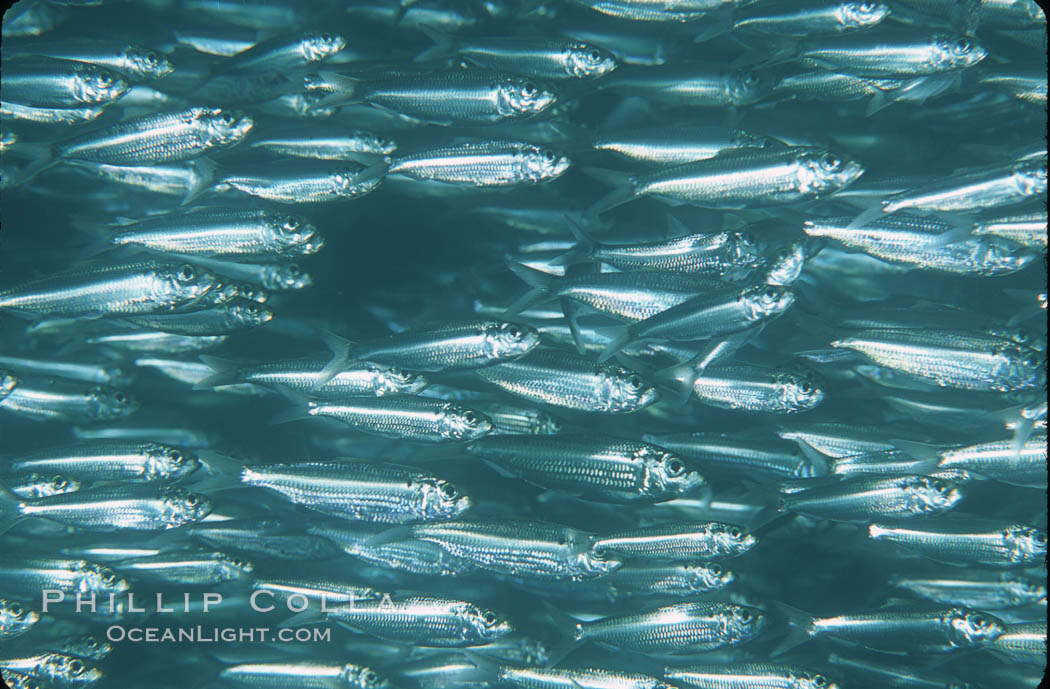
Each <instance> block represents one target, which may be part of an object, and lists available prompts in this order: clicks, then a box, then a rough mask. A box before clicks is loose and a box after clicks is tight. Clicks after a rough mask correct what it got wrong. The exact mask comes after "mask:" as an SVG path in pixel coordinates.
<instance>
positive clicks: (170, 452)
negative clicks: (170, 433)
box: [143, 443, 201, 481]
mask: <svg viewBox="0 0 1050 689" xmlns="http://www.w3.org/2000/svg"><path fill="white" fill-rule="evenodd" d="M144 452H145V454H146V464H145V473H144V474H143V478H146V479H148V480H162V481H175V480H178V479H181V478H185V477H186V476H189V475H190V474H192V473H193V472H195V471H197V470H198V469H200V466H201V463H200V460H199V459H197V457H196V456H195V455H193V454H192V453H189V452H187V451H185V450H182V449H180V448H177V447H171V446H170V445H161V444H159V443H150V444H148V445H147V446H146V447H145V448H144Z"/></svg>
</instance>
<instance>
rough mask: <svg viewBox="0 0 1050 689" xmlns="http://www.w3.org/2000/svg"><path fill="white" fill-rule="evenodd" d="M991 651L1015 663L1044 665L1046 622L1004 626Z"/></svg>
mask: <svg viewBox="0 0 1050 689" xmlns="http://www.w3.org/2000/svg"><path fill="white" fill-rule="evenodd" d="M991 651H992V653H995V654H997V655H1000V656H1004V657H1006V658H1009V659H1010V660H1011V661H1013V662H1017V663H1031V664H1034V665H1040V664H1043V663H1045V662H1046V661H1045V658H1046V622H1031V623H1028V624H1008V625H1006V631H1004V632H1003V633H1002V635H1000V636H999V638H998V639H996V640H995V642H994V643H993V644H992V646H991Z"/></svg>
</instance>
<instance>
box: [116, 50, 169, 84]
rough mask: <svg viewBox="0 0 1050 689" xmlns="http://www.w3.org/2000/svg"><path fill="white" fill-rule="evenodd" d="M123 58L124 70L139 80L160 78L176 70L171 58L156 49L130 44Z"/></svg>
mask: <svg viewBox="0 0 1050 689" xmlns="http://www.w3.org/2000/svg"><path fill="white" fill-rule="evenodd" d="M121 58H122V62H123V69H124V71H125V72H127V73H128V74H130V75H131V76H133V77H135V78H136V79H139V80H145V81H152V80H154V79H160V78H163V77H166V76H168V75H169V74H171V73H172V72H173V71H174V70H175V67H174V65H172V64H171V60H169V59H168V58H167V57H165V56H164V55H161V54H160V53H158V52H157V51H155V50H146V49H143V48H137V47H135V46H128V47H127V48H125V49H124V53H123V54H122V55H121Z"/></svg>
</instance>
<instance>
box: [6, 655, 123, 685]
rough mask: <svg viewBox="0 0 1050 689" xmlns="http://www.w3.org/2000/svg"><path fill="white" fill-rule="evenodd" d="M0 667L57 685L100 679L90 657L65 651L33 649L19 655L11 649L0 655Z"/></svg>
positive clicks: (78, 683) (90, 681) (89, 683)
mask: <svg viewBox="0 0 1050 689" xmlns="http://www.w3.org/2000/svg"><path fill="white" fill-rule="evenodd" d="M0 668H3V669H4V670H13V671H15V672H21V673H24V674H28V675H30V676H32V677H34V678H36V679H39V680H41V681H43V682H44V683H45V684H46V685H47V686H50V687H56V689H80V688H81V687H90V686H93V685H94V684H95V683H96V682H98V681H100V680H101V679H103V674H102V671H101V670H99V669H98V668H97V667H95V666H94V665H93V664H92V663H91V662H90V661H88V660H85V659H83V658H78V657H76V656H71V655H67V654H64V653H47V652H44V653H35V654H33V655H28V656H21V655H11V651H8V653H5V654H4V655H3V656H2V657H0Z"/></svg>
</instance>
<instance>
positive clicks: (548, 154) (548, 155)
mask: <svg viewBox="0 0 1050 689" xmlns="http://www.w3.org/2000/svg"><path fill="white" fill-rule="evenodd" d="M543 159H544V160H545V161H547V162H548V163H553V162H554V161H555V160H557V159H558V156H556V155H554V151H552V150H550V149H548V150H546V151H544V152H543Z"/></svg>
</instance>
